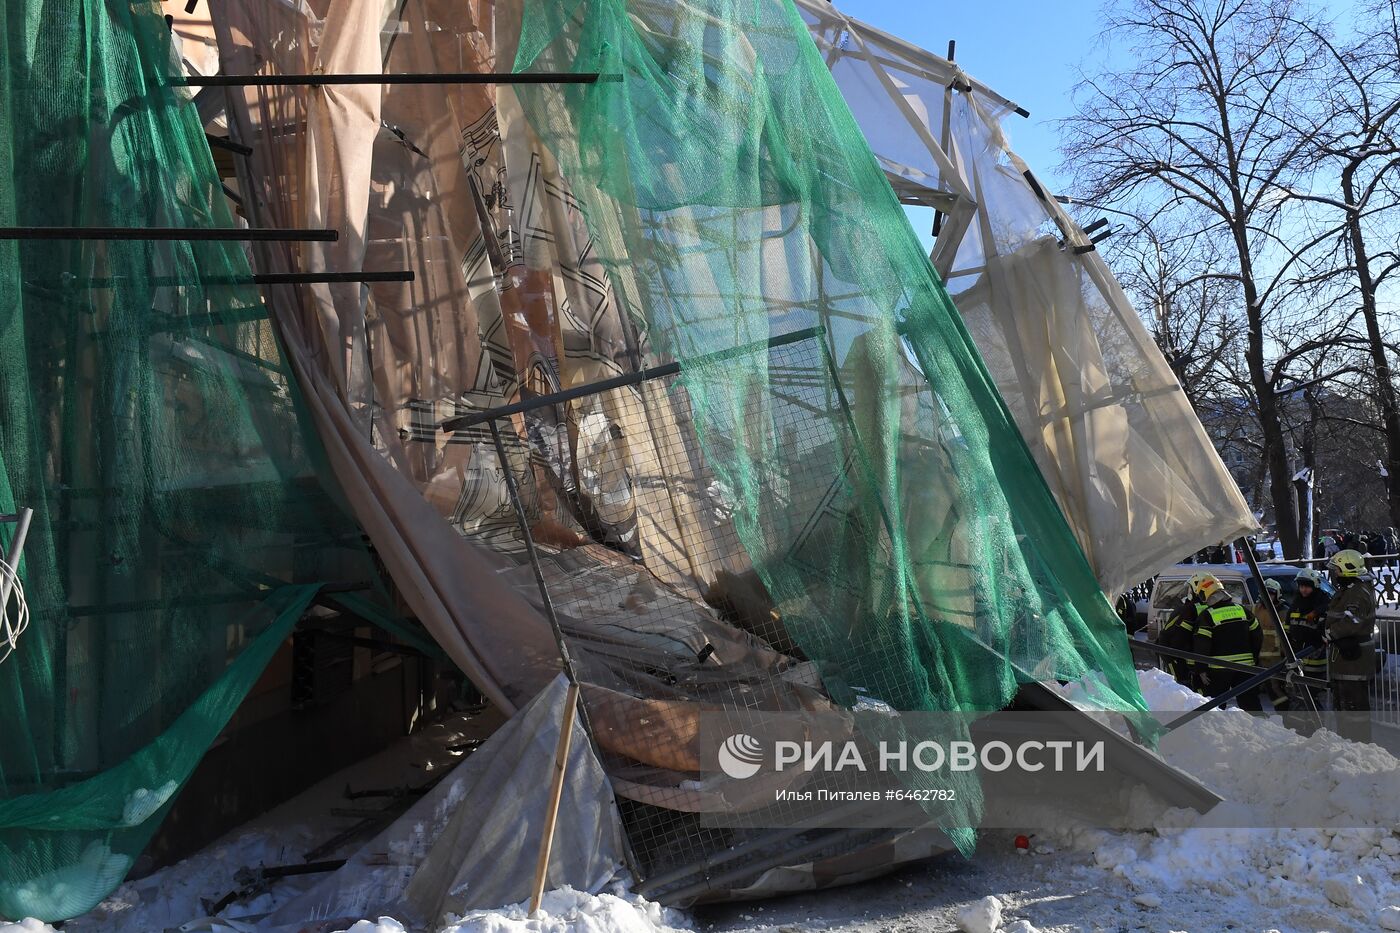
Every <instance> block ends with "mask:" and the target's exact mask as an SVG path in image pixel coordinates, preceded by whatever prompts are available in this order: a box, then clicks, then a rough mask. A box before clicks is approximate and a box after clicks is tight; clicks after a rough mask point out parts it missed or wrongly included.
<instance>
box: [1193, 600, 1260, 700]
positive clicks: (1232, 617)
mask: <svg viewBox="0 0 1400 933" xmlns="http://www.w3.org/2000/svg"><path fill="white" fill-rule="evenodd" d="M1191 590H1192V592H1194V593H1195V594H1196V625H1195V630H1196V631H1195V639H1194V647H1193V648H1192V650H1193V651H1195V652H1196V653H1197V654H1207V655H1210V656H1211V657H1213V658H1216V659H1217V660H1220V661H1233V662H1235V663H1236V664H1253V665H1258V663H1259V649H1260V647H1261V643H1262V641H1263V636H1262V633H1261V632H1260V629H1259V620H1258V619H1256V618H1254V617H1253V616H1252V615H1250V614H1249V613H1248V612H1247V611H1246V610H1245V608H1244V607H1243V606H1241V605H1240V604H1239V603H1237V602H1235V600H1234V598H1233V597H1232V596H1231V595H1230V594H1229V593H1228V592H1226V591H1225V587H1224V585H1222V584H1221V582H1220V580H1219V579H1218V578H1217V577H1216V576H1215V575H1214V574H1210V573H1201V574H1197V575H1196V576H1194V577H1192V578H1191ZM1251 676H1252V675H1250V674H1247V673H1245V672H1244V671H1236V670H1232V669H1230V668H1228V667H1224V666H1221V665H1217V664H1206V665H1205V667H1204V669H1203V670H1200V671H1199V673H1198V678H1199V680H1200V685H1201V687H1202V688H1203V689H1204V690H1205V694H1206V696H1208V697H1218V696H1220V695H1222V694H1224V693H1226V692H1228V691H1229V690H1230V689H1232V688H1233V687H1235V686H1237V685H1239V684H1241V683H1243V682H1244V681H1246V680H1248V679H1249V678H1250V677H1251ZM1236 702H1238V703H1239V705H1240V708H1241V709H1247V710H1253V711H1255V712H1262V711H1263V709H1264V707H1263V704H1262V703H1261V702H1260V700H1259V688H1257V687H1256V688H1254V689H1252V690H1248V691H1246V692H1244V693H1241V694H1240V695H1239V696H1238V697H1236Z"/></svg>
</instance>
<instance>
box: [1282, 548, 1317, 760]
mask: <svg viewBox="0 0 1400 933" xmlns="http://www.w3.org/2000/svg"><path fill="white" fill-rule="evenodd" d="M1293 580H1294V585H1295V586H1296V587H1297V588H1298V592H1297V593H1296V594H1294V596H1293V602H1292V603H1290V604H1289V606H1288V615H1287V618H1288V621H1287V622H1286V623H1284V626H1283V630H1284V631H1285V632H1287V633H1288V640H1289V641H1290V642H1291V643H1292V644H1293V650H1294V651H1299V652H1301V651H1302V650H1303V649H1304V648H1313V649H1315V653H1314V654H1313V655H1312V656H1311V657H1308V658H1304V659H1303V660H1302V662H1301V664H1300V666H1299V673H1300V674H1302V675H1304V676H1305V677H1313V678H1316V679H1317V680H1326V679H1327V650H1326V636H1327V632H1326V629H1327V600H1328V596H1327V591H1326V590H1324V589H1323V588H1322V574H1320V573H1318V572H1317V571H1316V570H1313V569H1312V568H1311V567H1309V568H1306V569H1304V570H1300V571H1298V575H1297V576H1296V577H1294V578H1293ZM1307 689H1309V688H1307V687H1304V686H1302V685H1301V684H1295V685H1294V687H1293V700H1294V702H1293V708H1294V709H1295V710H1296V711H1297V712H1298V713H1300V714H1301V713H1305V712H1306V713H1308V715H1306V716H1304V715H1298V716H1294V717H1291V718H1290V717H1285V722H1286V723H1287V724H1288V726H1289V728H1291V729H1294V730H1295V731H1297V732H1301V733H1303V734H1304V735H1311V734H1312V731H1313V730H1314V729H1315V728H1317V719H1316V718H1315V717H1314V716H1312V715H1311V709H1312V707H1311V706H1310V705H1309V704H1308V702H1307V698H1306V697H1305V696H1303V694H1302V691H1304V690H1307ZM1326 699H1327V691H1326V690H1322V689H1315V690H1313V702H1315V703H1316V704H1317V708H1318V709H1321V708H1322V706H1323V703H1324V701H1325V700H1326Z"/></svg>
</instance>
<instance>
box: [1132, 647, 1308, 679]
mask: <svg viewBox="0 0 1400 933" xmlns="http://www.w3.org/2000/svg"><path fill="white" fill-rule="evenodd" d="M1128 647H1130V648H1132V649H1134V650H1137V651H1147V652H1151V653H1152V654H1156V655H1160V656H1162V657H1166V658H1181V659H1182V660H1183V661H1196V662H1197V663H1200V664H1215V665H1217V666H1219V667H1224V668H1228V669H1229V670H1232V671H1239V672H1241V673H1243V674H1258V673H1261V672H1262V671H1263V670H1264V668H1262V667H1255V666H1254V665H1252V664H1237V663H1235V662H1234V661H1222V660H1221V659H1219V658H1213V657H1211V656H1210V655H1208V654H1197V653H1196V652H1194V651H1184V650H1182V649H1181V648H1168V647H1167V646H1166V645H1159V644H1157V643H1156V642H1151V641H1138V640H1137V639H1135V638H1130V639H1128ZM1288 679H1289V676H1288V675H1287V674H1275V675H1274V680H1288ZM1292 681H1293V682H1294V683H1301V684H1307V685H1308V686H1310V687H1316V688H1318V689H1319V690H1326V689H1327V688H1328V687H1329V686H1330V685H1329V684H1328V683H1327V681H1325V680H1318V679H1317V678H1315V677H1305V676H1303V675H1301V674H1295V675H1294V676H1293V677H1292Z"/></svg>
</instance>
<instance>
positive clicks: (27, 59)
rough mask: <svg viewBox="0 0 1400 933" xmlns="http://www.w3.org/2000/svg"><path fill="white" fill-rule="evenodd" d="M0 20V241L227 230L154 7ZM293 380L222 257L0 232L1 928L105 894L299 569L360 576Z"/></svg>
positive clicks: (79, 907)
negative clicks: (14, 565) (20, 553)
mask: <svg viewBox="0 0 1400 933" xmlns="http://www.w3.org/2000/svg"><path fill="white" fill-rule="evenodd" d="M4 17H5V18H4V22H5V39H4V45H3V47H0V55H3V61H0V93H3V99H0V147H3V148H0V164H3V165H4V166H5V172H6V175H5V176H4V177H3V178H0V225H4V226H81V227H231V226H233V225H234V222H233V218H232V217H231V216H230V215H229V213H228V210H227V206H226V201H225V198H224V195H223V193H222V192H221V190H220V184H219V180H218V177H217V175H216V173H215V170H214V166H213V164H212V161H211V157H210V153H209V148H208V145H207V143H206V141H205V138H204V134H203V130H202V128H201V126H200V122H199V120H198V117H197V116H196V114H195V110H194V107H193V106H184V105H185V104H186V103H187V101H186V99H185V97H183V96H182V95H183V92H182V91H179V90H176V89H173V88H172V87H171V86H170V77H169V76H170V75H171V74H173V73H175V63H174V61H173V60H172V58H171V52H170V41H169V37H168V33H167V29H166V26H165V23H164V22H163V20H162V18H161V16H160V11H159V8H158V7H157V6H156V5H155V4H149V3H135V4H130V5H128V4H126V3H103V2H96V0H83V2H80V3H76V4H68V5H65V6H64V7H63V8H62V9H58V8H56V7H54V6H53V5H52V4H48V3H45V2H42V0H7V2H5V3H4ZM293 389H294V387H293V385H292V384H291V382H290V380H289V377H288V372H287V370H286V368H285V367H284V366H283V363H282V360H281V356H280V354H279V350H278V345H277V341H276V339H275V337H274V334H273V331H272V328H271V324H270V322H269V321H268V320H267V316H266V311H265V309H264V307H263V305H262V303H261V299H260V297H259V294H258V292H257V290H256V289H255V288H254V287H253V286H252V285H251V278H250V273H249V267H248V262H247V259H246V257H245V254H244V252H243V246H242V244H240V243H236V242H188V241H184V240H174V241H165V242H159V241H151V240H118V239H94V240H86V241H75V240H40V239H25V240H19V241H14V240H7V241H3V242H0V512H3V511H10V510H12V509H13V508H14V507H15V506H16V505H20V506H29V507H32V508H33V509H34V510H35V520H34V523H33V528H32V530H31V532H30V534H29V538H28V543H27V546H26V548H25V551H24V560H23V563H22V565H21V578H22V580H23V583H24V587H25V590H26V593H27V596H28V600H29V604H30V607H31V610H32V622H31V624H30V627H29V630H28V631H27V632H26V633H25V635H24V636H23V637H22V638H21V640H20V642H19V645H18V648H17V650H16V652H15V653H14V654H13V655H12V656H11V657H10V658H9V659H8V660H7V661H6V662H5V664H4V665H0V917H10V918H16V919H18V918H22V917H26V916H34V917H38V918H41V919H46V920H57V919H63V918H67V917H72V916H75V915H77V914H80V913H82V912H83V911H85V910H88V909H89V908H91V907H92V906H93V905H94V904H96V903H97V902H98V901H99V900H100V899H101V898H102V897H104V896H105V895H106V894H107V893H108V892H109V891H110V890H111V889H112V888H114V887H115V886H116V885H117V884H118V883H120V881H121V879H122V878H123V876H124V875H125V874H126V872H127V870H128V869H129V868H130V866H131V865H132V863H133V860H134V859H135V857H136V856H137V855H138V853H139V852H140V851H141V849H142V848H143V847H144V846H145V844H146V843H147V841H148V840H149V838H150V837H151V834H152V833H153V832H154V830H155V828H156V826H157V825H158V824H159V821H160V820H161V818H162V817H163V815H164V814H165V812H166V811H167V810H168V808H169V806H170V804H171V801H172V799H173V798H174V796H175V795H176V793H177V791H178V790H179V788H180V785H181V783H182V782H183V781H184V780H185V779H186V778H187V777H188V776H189V774H190V773H191V770H192V769H193V768H194V766H195V764H196V763H197V762H198V760H199V758H200V756H201V755H202V754H203V753H204V751H205V750H206V749H207V748H208V747H209V745H210V743H211V742H212V741H213V740H214V739H215V737H216V736H217V734H218V733H219V731H220V730H221V729H222V728H223V727H224V725H225V724H226V723H227V721H228V720H229V717H230V716H231V714H232V713H233V711H234V709H235V707H236V706H237V705H238V703H239V702H240V700H241V699H242V698H243V697H244V695H245V694H246V693H247V691H248V690H249V688H250V686H251V685H252V684H253V682H254V681H255V680H256V679H257V677H258V676H259V674H260V673H261V672H262V670H263V667H264V666H265V664H266V662H267V661H268V659H269V657H270V656H271V654H272V652H273V651H274V650H275V649H276V648H277V646H278V644H279V643H280V642H282V641H283V639H284V638H285V637H286V636H287V634H288V633H289V631H290V630H291V627H292V626H293V624H294V623H295V622H296V620H297V619H298V617H299V616H300V615H301V614H302V612H303V611H304V610H305V608H306V607H307V606H308V604H309V603H310V601H311V599H312V598H313V596H314V595H315V593H316V590H317V583H318V581H321V582H324V581H354V582H363V581H367V580H370V579H372V577H371V571H372V567H371V565H370V561H369V557H368V555H367V553H366V552H365V550H364V548H363V545H362V543H361V540H360V536H359V534H358V531H357V529H356V528H355V527H354V526H353V525H352V524H351V523H350V522H349V521H348V520H347V519H346V518H345V517H344V514H343V512H342V511H340V510H339V508H338V507H337V504H336V502H335V501H334V500H332V499H331V498H330V497H328V495H327V494H326V492H325V491H324V489H323V487H322V486H321V484H320V483H319V482H318V480H317V475H318V474H317V470H316V469H315V466H316V464H315V462H314V460H313V456H312V455H313V452H314V451H315V450H316V448H315V446H314V444H313V443H312V440H311V439H310V438H309V437H308V436H307V435H306V434H305V433H304V430H303V429H304V428H305V424H304V422H303V420H302V419H301V418H300V417H299V416H298V406H297V403H296V396H295V393H294V391H293ZM5 534H8V531H6V532H5Z"/></svg>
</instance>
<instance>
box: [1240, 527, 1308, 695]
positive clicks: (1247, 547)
mask: <svg viewBox="0 0 1400 933" xmlns="http://www.w3.org/2000/svg"><path fill="white" fill-rule="evenodd" d="M1239 545H1240V550H1242V551H1244V559H1245V561H1246V562H1247V563H1248V564H1249V570H1250V573H1252V574H1253V575H1254V582H1255V585H1256V586H1258V587H1259V598H1260V599H1262V600H1263V601H1264V605H1266V606H1268V607H1269V615H1270V616H1272V617H1273V620H1274V632H1275V633H1276V634H1277V636H1278V643H1279V645H1280V646H1281V647H1282V648H1283V653H1284V658H1285V659H1286V663H1288V664H1290V665H1293V666H1296V665H1297V663H1298V655H1297V654H1296V653H1295V652H1294V651H1293V643H1292V642H1291V641H1289V640H1288V632H1287V631H1286V630H1285V629H1284V625H1283V617H1282V616H1281V615H1280V614H1279V611H1278V606H1276V605H1274V597H1273V595H1272V594H1270V593H1269V588H1268V587H1267V586H1265V585H1264V573H1263V571H1261V570H1260V569H1259V560H1258V558H1256V557H1255V556H1254V546H1253V545H1251V544H1250V543H1249V540H1248V539H1247V538H1240V539H1239ZM1303 695H1304V696H1306V697H1307V698H1308V706H1310V707H1311V708H1312V711H1313V715H1314V716H1317V717H1318V718H1319V719H1321V718H1322V713H1321V712H1319V711H1318V708H1317V700H1315V699H1314V698H1313V694H1312V691H1311V690H1309V689H1308V687H1307V685H1306V684H1305V685H1304V686H1303Z"/></svg>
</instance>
